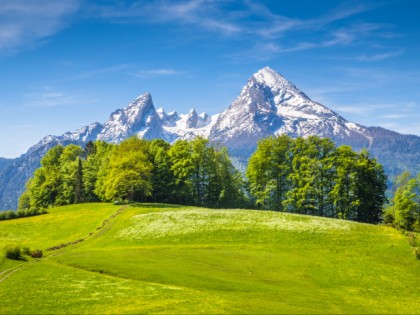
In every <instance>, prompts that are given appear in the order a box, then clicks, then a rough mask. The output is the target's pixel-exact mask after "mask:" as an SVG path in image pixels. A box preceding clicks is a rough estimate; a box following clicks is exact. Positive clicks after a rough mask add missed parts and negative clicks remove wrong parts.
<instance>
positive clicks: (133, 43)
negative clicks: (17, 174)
mask: <svg viewBox="0 0 420 315" xmlns="http://www.w3.org/2000/svg"><path fill="white" fill-rule="evenodd" d="M419 11H420V2H419V1H417V0H398V1H394V0H384V1H357V0H354V1H332V0H325V1H312V0H308V1H303V0H295V1H280V0H278V1H277V0H276V1H257V0H245V1H229V0H220V1H217V0H213V1H212V0H208V1H205V0H193V1H190V0H185V1H167V0H159V1H151V0H147V1H114V0H104V1H94V0H91V1H89V0H85V1H82V0H61V1H56V0H13V1H10V0H0V110H1V116H2V123H1V124H0V157H1V156H3V157H16V156H19V155H20V154H22V153H24V152H25V151H26V150H27V149H28V148H29V147H30V146H31V145H34V144H35V143H37V142H38V141H39V140H40V139H41V138H43V137H44V136H46V135H49V134H54V135H59V134H62V133H64V132H66V131H73V130H75V129H77V128H79V127H81V126H84V125H86V124H89V123H92V122H94V121H99V122H105V121H106V120H107V119H108V116H109V114H110V113H111V112H112V111H114V110H115V109H117V108H121V107H124V106H126V105H127V103H129V102H130V101H131V100H132V99H134V98H135V97H137V96H138V95H139V94H141V93H143V92H150V93H151V94H152V97H153V100H154V104H155V106H156V107H164V108H165V109H166V110H167V111H171V110H177V111H178V112H186V111H188V110H189V109H190V108H192V107H195V108H196V109H197V110H198V111H199V112H201V111H206V112H208V113H209V114H214V113H216V112H219V111H221V110H223V109H225V108H226V107H227V106H228V105H229V104H230V103H231V102H232V101H233V100H234V98H235V97H236V96H237V95H238V94H239V92H240V90H241V88H242V87H243V85H245V84H246V81H247V79H248V78H249V77H250V76H251V75H252V74H253V73H254V72H256V71H257V70H258V69H260V68H262V67H264V66H266V65H268V66H270V67H271V68H273V69H275V70H277V71H278V72H280V73H281V74H283V75H284V76H285V77H286V78H288V79H289V80H291V81H292V82H293V83H295V85H296V86H297V87H298V88H300V89H301V90H303V91H304V92H305V93H306V94H308V95H309V96H310V97H311V98H312V99H314V100H315V101H318V102H320V103H322V104H324V105H325V106H327V107H329V108H331V109H333V110H335V111H337V112H338V113H340V114H341V115H343V116H344V117H345V118H347V119H348V120H350V121H354V122H357V123H361V124H364V125H367V126H376V125H380V126H383V127H386V128H389V129H392V130H395V131H399V132H402V133H411V134H417V135H420V124H419V123H418V122H419V120H420V107H419V106H420V58H419V56H420V20H419V19H418V12H419Z"/></svg>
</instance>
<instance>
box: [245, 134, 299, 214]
mask: <svg viewBox="0 0 420 315" xmlns="http://www.w3.org/2000/svg"><path fill="white" fill-rule="evenodd" d="M292 144H293V140H292V139H291V138H289V137H288V136H285V135H284V136H280V137H276V138H274V137H271V138H267V139H264V140H261V141H260V142H259V143H258V146H257V150H256V151H255V153H254V154H253V155H252V156H251V158H250V159H249V163H248V168H247V171H246V176H247V178H248V181H249V187H250V192H251V194H253V195H254V196H255V197H256V202H257V206H259V207H262V208H264V209H273V210H280V211H284V210H285V207H284V200H285V198H286V193H287V192H288V191H289V189H290V179H289V176H290V171H291V159H290V155H289V151H290V149H291V146H292Z"/></svg>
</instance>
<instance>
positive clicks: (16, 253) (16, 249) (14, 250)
mask: <svg viewBox="0 0 420 315" xmlns="http://www.w3.org/2000/svg"><path fill="white" fill-rule="evenodd" d="M4 249H5V254H6V258H9V259H13V260H18V259H20V258H21V252H20V246H18V245H6V246H5V248H4Z"/></svg>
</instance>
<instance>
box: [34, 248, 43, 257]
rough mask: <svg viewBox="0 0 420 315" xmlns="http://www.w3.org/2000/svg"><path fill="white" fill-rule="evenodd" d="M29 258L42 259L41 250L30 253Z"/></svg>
mask: <svg viewBox="0 0 420 315" xmlns="http://www.w3.org/2000/svg"><path fill="white" fill-rule="evenodd" d="M31 257H32V258H41V257H42V250H40V249H35V250H33V251H32V252H31Z"/></svg>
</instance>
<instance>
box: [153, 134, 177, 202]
mask: <svg viewBox="0 0 420 315" xmlns="http://www.w3.org/2000/svg"><path fill="white" fill-rule="evenodd" d="M170 147H171V146H170V144H169V143H167V142H165V141H163V140H161V139H155V140H152V141H151V142H150V143H149V161H150V162H151V163H152V165H153V170H152V189H153V191H152V197H151V200H152V201H157V202H171V201H175V198H174V196H173V193H174V189H175V178H174V173H173V171H172V169H171V168H172V164H171V158H170V156H169V149H170Z"/></svg>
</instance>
